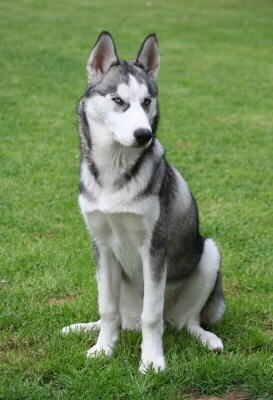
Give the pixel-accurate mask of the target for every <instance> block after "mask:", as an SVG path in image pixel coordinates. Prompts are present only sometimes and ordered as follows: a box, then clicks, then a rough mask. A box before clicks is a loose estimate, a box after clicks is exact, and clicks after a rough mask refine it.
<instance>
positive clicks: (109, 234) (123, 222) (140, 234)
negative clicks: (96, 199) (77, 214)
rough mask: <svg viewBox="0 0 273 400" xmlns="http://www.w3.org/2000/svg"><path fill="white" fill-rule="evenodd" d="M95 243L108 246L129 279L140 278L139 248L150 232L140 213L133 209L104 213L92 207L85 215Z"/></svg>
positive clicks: (137, 279) (135, 279)
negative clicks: (132, 211)
mask: <svg viewBox="0 0 273 400" xmlns="http://www.w3.org/2000/svg"><path fill="white" fill-rule="evenodd" d="M85 218H86V221H87V224H88V227H89V229H90V231H91V234H92V236H93V238H94V239H95V241H96V242H97V243H98V245H101V246H107V247H110V248H111V250H112V251H113V253H114V255H115V257H116V259H117V260H118V261H119V263H120V264H121V266H122V268H123V270H124V271H125V272H126V274H127V275H128V276H129V277H130V279H131V280H133V281H137V282H139V283H141V282H142V281H143V278H142V277H143V275H142V262H141V257H140V250H141V248H142V246H143V245H145V243H146V242H147V240H148V236H149V232H148V230H147V226H146V224H145V222H144V221H143V218H144V217H143V216H140V215H136V214H132V213H113V214H104V213H102V212H100V211H93V212H91V213H88V214H86V215H85Z"/></svg>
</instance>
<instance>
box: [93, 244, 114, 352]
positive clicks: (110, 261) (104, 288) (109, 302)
mask: <svg viewBox="0 0 273 400" xmlns="http://www.w3.org/2000/svg"><path fill="white" fill-rule="evenodd" d="M97 250H98V251H97V253H98V254H97V281H98V292H99V313H100V319H101V324H100V333H99V337H98V340H97V343H96V344H95V346H93V347H91V349H89V350H88V352H87V356H88V357H94V356H96V355H98V354H100V353H105V354H106V355H108V356H111V355H112V354H113V348H114V346H115V344H116V343H117V341H118V337H119V327H120V316H119V294H120V279H121V268H120V264H119V263H118V261H117V260H116V258H115V256H114V254H113V252H112V251H111V249H109V248H108V247H106V246H99V245H98V246H97Z"/></svg>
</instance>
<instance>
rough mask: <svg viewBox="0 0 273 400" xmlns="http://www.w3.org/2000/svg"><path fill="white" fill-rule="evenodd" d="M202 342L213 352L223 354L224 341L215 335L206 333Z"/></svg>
mask: <svg viewBox="0 0 273 400" xmlns="http://www.w3.org/2000/svg"><path fill="white" fill-rule="evenodd" d="M201 341H202V343H203V345H204V346H206V347H207V348H208V349H209V350H211V351H215V352H221V351H223V349H224V346H223V343H222V340H221V339H220V338H218V336H216V335H214V333H211V332H206V335H202V339H201Z"/></svg>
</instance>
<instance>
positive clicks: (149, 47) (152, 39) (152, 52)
mask: <svg viewBox="0 0 273 400" xmlns="http://www.w3.org/2000/svg"><path fill="white" fill-rule="evenodd" d="M135 63H136V65H139V66H140V67H142V68H143V69H144V70H145V71H146V72H147V74H148V75H149V76H150V77H151V78H153V79H156V77H157V75H158V72H159V64H160V54H159V47H158V43H157V39H156V35H155V33H152V34H151V35H149V36H147V37H146V39H145V40H144V42H143V43H142V45H141V47H140V50H139V52H138V55H137V58H136V60H135Z"/></svg>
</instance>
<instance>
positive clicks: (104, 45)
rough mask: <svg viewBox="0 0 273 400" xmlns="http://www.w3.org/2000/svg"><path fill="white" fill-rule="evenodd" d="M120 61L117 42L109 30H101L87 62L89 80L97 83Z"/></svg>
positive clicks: (93, 83)
mask: <svg viewBox="0 0 273 400" xmlns="http://www.w3.org/2000/svg"><path fill="white" fill-rule="evenodd" d="M117 62H118V57H117V52H116V47H115V43H114V41H113V39H112V36H111V35H110V33H108V32H105V31H103V32H101V34H100V35H99V37H98V39H97V41H96V43H95V46H94V48H93V50H92V51H91V54H90V57H89V59H88V62H87V66H86V69H87V76H88V82H89V83H91V84H92V85H95V84H96V83H97V82H98V81H100V80H101V79H102V77H103V75H104V74H106V72H107V71H108V70H109V69H110V67H111V66H112V65H113V64H115V63H117Z"/></svg>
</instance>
